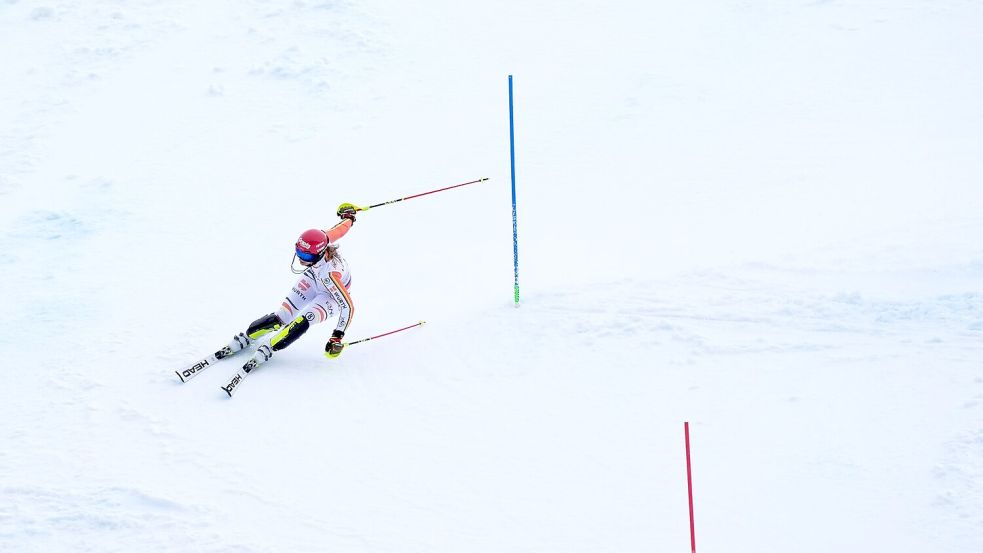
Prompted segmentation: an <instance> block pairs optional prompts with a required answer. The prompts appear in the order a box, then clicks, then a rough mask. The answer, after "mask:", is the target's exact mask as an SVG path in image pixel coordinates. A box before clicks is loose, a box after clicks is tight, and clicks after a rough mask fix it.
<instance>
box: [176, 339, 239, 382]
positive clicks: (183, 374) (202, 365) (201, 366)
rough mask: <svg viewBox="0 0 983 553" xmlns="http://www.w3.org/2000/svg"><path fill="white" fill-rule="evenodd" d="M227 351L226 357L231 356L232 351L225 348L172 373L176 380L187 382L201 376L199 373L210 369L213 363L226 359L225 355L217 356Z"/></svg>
mask: <svg viewBox="0 0 983 553" xmlns="http://www.w3.org/2000/svg"><path fill="white" fill-rule="evenodd" d="M227 349H228V350H229V353H228V355H231V354H232V351H231V350H230V349H229V347H228V346H226V347H225V348H223V349H222V350H219V351H216V352H215V353H213V354H212V355H209V356H208V357H206V358H204V359H202V360H200V361H198V362H197V363H195V364H193V365H191V366H190V367H188V368H186V369H184V370H180V371H174V373H175V374H176V375H177V377H178V378H180V379H181V382H187V381H189V380H191V379H192V378H194V377H196V376H198V375H199V374H201V372H202V371H204V370H205V369H207V368H208V367H211V366H212V365H214V364H215V363H218V362H219V361H221V360H222V358H223V357H226V355H222V356H220V355H219V354H220V353H225V350H227Z"/></svg>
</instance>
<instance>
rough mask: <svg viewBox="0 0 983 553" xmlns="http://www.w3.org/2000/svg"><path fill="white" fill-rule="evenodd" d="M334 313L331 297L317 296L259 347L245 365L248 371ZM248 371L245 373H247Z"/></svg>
mask: <svg viewBox="0 0 983 553" xmlns="http://www.w3.org/2000/svg"><path fill="white" fill-rule="evenodd" d="M334 312H335V308H334V302H333V301H332V300H331V296H329V295H328V294H319V295H317V296H316V297H315V298H314V299H313V301H310V302H309V303H308V305H307V306H306V309H305V310H304V312H303V314H301V315H298V316H297V317H296V318H295V319H293V320H292V321H290V323H289V324H287V325H285V326H282V327H281V328H278V329H277V330H276V331H275V332H274V333H273V334H272V335H271V337H270V338H269V342H267V343H264V344H262V345H261V346H259V348H258V349H257V350H256V353H255V354H254V355H253V357H252V359H250V360H249V362H248V363H246V365H247V366H249V370H252V369H253V368H254V367H256V366H257V365H261V364H263V363H265V362H267V361H269V360H270V358H272V357H273V352H274V351H280V350H282V349H284V348H286V347H287V346H289V345H290V344H292V343H294V342H296V341H297V339H298V338H300V337H301V336H303V335H304V333H305V332H307V329H309V328H310V327H311V325H312V324H318V323H322V322H324V321H326V320H328V319H329V318H331V317H333V315H334ZM243 368H244V369H245V368H246V366H243ZM249 370H247V371H246V372H249Z"/></svg>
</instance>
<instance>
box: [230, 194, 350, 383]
mask: <svg viewBox="0 0 983 553" xmlns="http://www.w3.org/2000/svg"><path fill="white" fill-rule="evenodd" d="M338 216H339V217H341V222H339V223H338V224H336V225H335V226H333V227H331V228H330V229H327V230H321V229H309V230H306V231H304V232H303V233H302V234H301V235H300V238H298V239H297V243H296V245H295V246H296V249H295V261H299V263H300V265H301V266H302V268H301V269H300V270H297V269H294V268H293V265H294V264H293V263H291V268H292V269H293V270H294V272H295V273H297V274H300V275H302V276H301V277H300V280H298V281H297V284H295V285H294V286H293V288H291V290H290V293H289V294H287V296H286V297H285V298H284V300H283V301H282V302H281V303H280V306H279V307H278V308H277V310H276V311H275V312H274V313H270V314H268V315H264V316H262V317H260V318H258V319H256V320H255V321H253V322H252V324H250V325H249V328H248V329H247V330H246V332H240V333H239V334H237V335H235V336H234V337H233V338H232V340H231V341H230V342H229V344H228V345H227V346H225V347H224V348H222V350H221V351H220V352H218V353H223V354H224V355H221V356H219V355H218V354H216V356H217V357H219V358H221V357H226V356H229V355H232V354H234V353H236V352H238V351H241V350H243V349H245V348H247V347H249V345H250V344H252V343H253V342H254V341H257V340H259V339H260V338H263V337H265V338H264V339H263V340H262V342H263V343H262V344H261V345H260V346H259V347H258V348H257V350H256V353H254V354H253V356H252V358H251V359H250V360H249V361H247V362H246V364H245V365H243V367H242V368H243V370H245V371H246V372H247V373H248V372H250V371H251V370H252V369H253V368H255V367H256V366H257V365H260V364H262V363H265V362H267V361H269V360H270V359H271V358H272V357H273V352H275V351H280V350H282V349H284V348H286V347H287V346H289V345H290V344H292V343H294V342H295V341H297V339H298V338H300V337H301V336H302V335H303V334H304V333H305V332H307V330H308V329H309V328H310V326H311V325H312V324H318V323H323V322H325V321H327V320H329V319H333V318H335V317H337V322H336V323H335V329H334V331H333V332H332V333H331V338H330V339H329V340H328V342H327V344H325V347H324V351H325V355H327V356H328V357H337V356H339V355H341V351H342V349H344V347H345V346H344V344H343V343H342V341H341V339H342V338H344V336H345V331H346V330H348V326H349V325H350V324H351V322H352V315H354V313H355V308H354V305H353V304H352V298H351V296H350V295H349V294H348V289H349V288H350V287H351V283H352V277H351V272H350V271H349V269H348V263H347V262H346V261H345V259H344V258H343V257H342V256H341V254H339V253H338V244H337V241H338V240H339V239H340V238H341V237H343V236H344V235H345V234H347V233H348V231H349V230H351V228H352V225H354V224H355V206H353V205H352V204H341V206H339V208H338Z"/></svg>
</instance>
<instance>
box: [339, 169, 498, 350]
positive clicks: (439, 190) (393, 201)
mask: <svg viewBox="0 0 983 553" xmlns="http://www.w3.org/2000/svg"><path fill="white" fill-rule="evenodd" d="M486 180H488V177H484V178H481V179H478V180H473V181H468V182H462V183H461V184H455V185H453V186H445V187H444V188H438V189H437V190H431V191H429V192H421V193H420V194H413V195H412V196H406V197H405V198H397V199H395V200H389V201H388V202H382V203H378V204H372V205H370V206H368V207H359V206H354V207H355V211H366V210H369V209H372V208H373V207H379V206H383V205H389V204H394V203H396V202H401V201H403V200H410V199H413V198H419V197H420V196H426V195H427V194H435V193H437V192H443V191H444V190H450V189H451V188H460V187H462V186H467V185H469V184H475V183H477V182H484V181H486ZM414 326H416V325H414ZM400 330H402V329H400ZM352 343H353V344H354V343H355V342H352Z"/></svg>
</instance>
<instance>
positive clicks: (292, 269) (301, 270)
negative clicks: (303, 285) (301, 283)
mask: <svg viewBox="0 0 983 553" xmlns="http://www.w3.org/2000/svg"><path fill="white" fill-rule="evenodd" d="M296 263H300V267H299V268H298V267H296V266H295V264H296ZM312 265H314V263H311V264H310V265H304V262H303V261H301V260H299V259H297V254H296V253H295V254H294V257H293V259H291V260H290V272H291V273H293V274H295V275H302V274H304V271H306V270H307V269H309V268H310V267H311V266H312Z"/></svg>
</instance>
